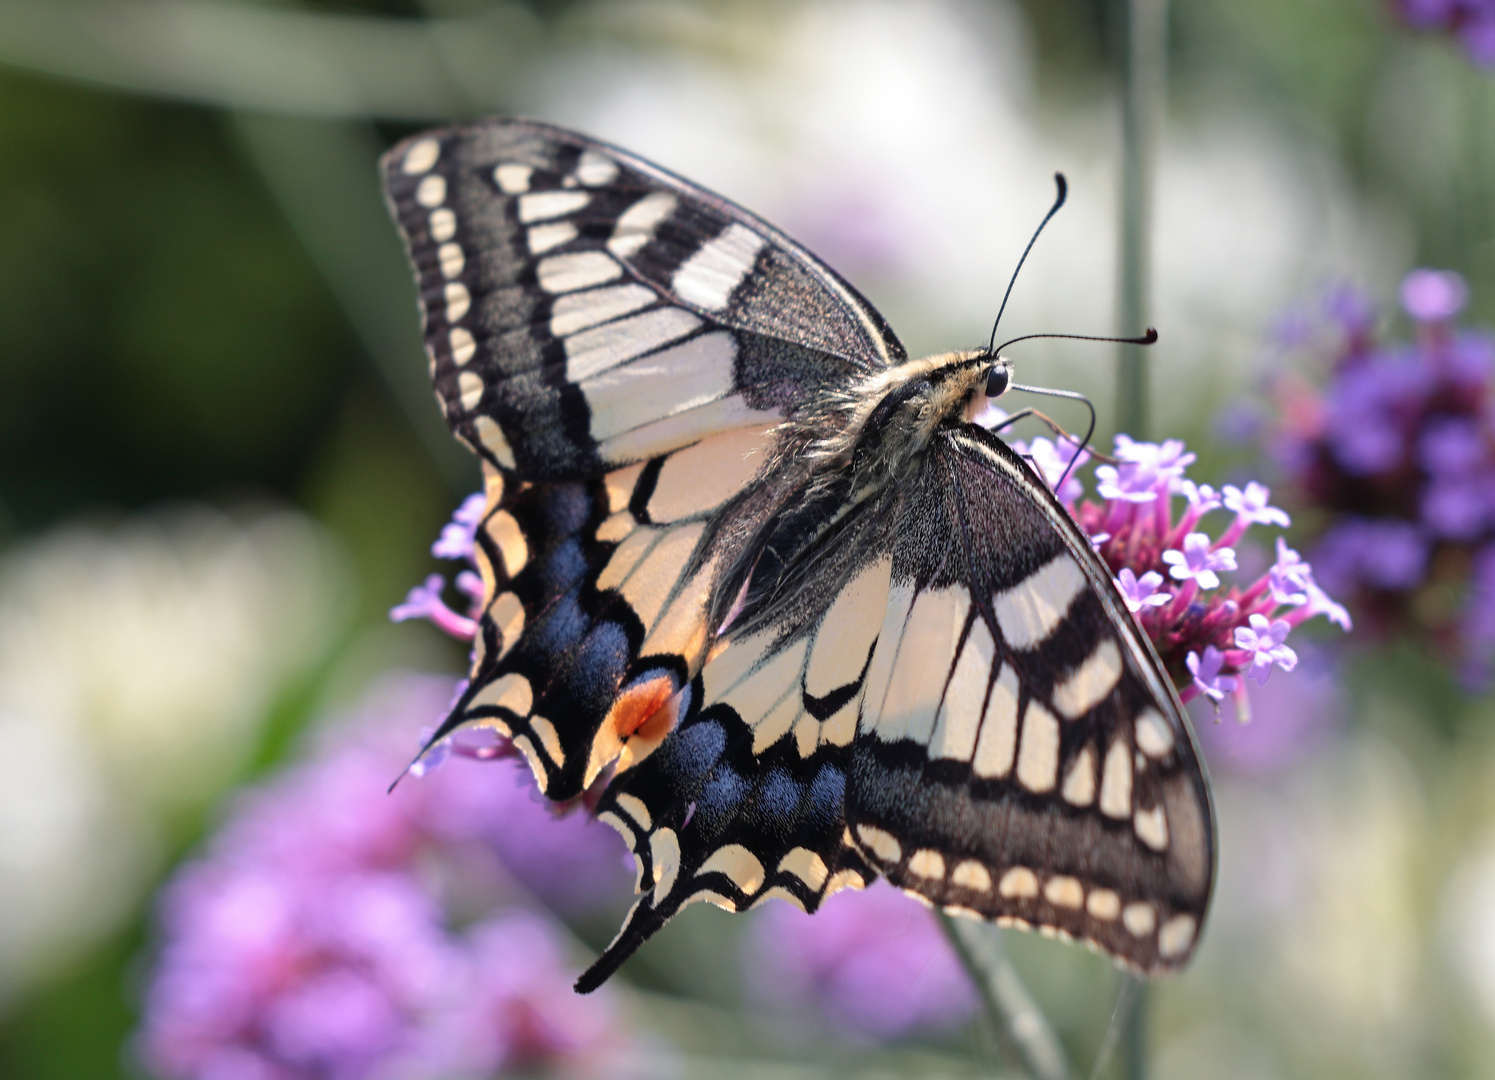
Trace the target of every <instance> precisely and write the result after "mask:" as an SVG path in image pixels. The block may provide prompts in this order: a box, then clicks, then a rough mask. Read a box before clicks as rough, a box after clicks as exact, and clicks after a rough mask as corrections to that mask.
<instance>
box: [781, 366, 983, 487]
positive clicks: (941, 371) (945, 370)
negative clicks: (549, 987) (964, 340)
mask: <svg viewBox="0 0 1495 1080" xmlns="http://www.w3.org/2000/svg"><path fill="white" fill-rule="evenodd" d="M989 358H990V354H989V353H988V352H986V351H985V350H982V349H970V350H962V351H957V352H948V353H940V354H939V355H937V356H928V357H925V358H923V359H921V360H911V361H909V362H907V363H904V364H899V365H897V366H896V367H890V368H887V369H885V370H883V371H879V372H877V373H875V374H873V375H871V376H868V377H867V378H866V379H863V380H862V381H861V382H859V383H856V384H854V385H853V386H852V387H850V388H849V389H848V390H846V391H844V392H842V394H841V395H840V396H839V397H838V399H837V400H836V401H835V402H833V403H832V404H831V409H830V410H828V411H834V412H837V413H840V414H841V415H842V416H843V417H845V419H844V421H843V422H842V423H841V424H839V425H835V428H836V430H835V434H833V435H828V436H822V437H820V438H818V439H816V440H815V441H814V442H813V443H812V444H811V446H810V449H809V451H808V455H809V456H810V457H812V458H813V459H815V460H817V462H818V463H819V465H820V469H821V470H822V472H823V474H825V475H844V473H845V470H846V469H848V468H849V469H850V470H851V473H852V477H853V482H852V485H851V488H852V491H853V493H854V494H853V497H852V498H853V501H857V502H859V501H861V500H862V499H865V498H867V497H868V496H870V495H873V494H875V493H876V492H878V491H880V490H882V489H883V488H884V487H885V486H887V485H888V484H890V483H893V482H894V481H896V480H897V479H898V478H899V477H900V476H902V475H904V474H905V473H906V472H907V471H908V470H910V469H912V468H914V467H915V466H916V465H917V463H918V461H919V458H920V455H921V454H923V452H924V450H925V448H926V447H927V446H928V445H929V440H930V439H931V438H933V436H934V433H935V432H936V431H937V430H938V429H939V427H940V426H941V425H942V424H945V423H948V422H950V421H952V420H956V421H959V420H961V419H964V418H966V417H967V416H968V415H969V412H970V406H971V405H972V403H973V401H975V400H978V399H981V398H982V393H981V390H982V386H983V384H984V383H985V381H986V375H987V370H988V368H989V367H990V366H991V365H990V363H988V362H984V361H987V360H988V359H989ZM816 423H817V425H818V426H819V428H820V430H822V431H824V430H825V429H826V428H827V427H830V426H831V425H828V424H826V423H825V422H824V417H823V416H822V417H817V418H816Z"/></svg>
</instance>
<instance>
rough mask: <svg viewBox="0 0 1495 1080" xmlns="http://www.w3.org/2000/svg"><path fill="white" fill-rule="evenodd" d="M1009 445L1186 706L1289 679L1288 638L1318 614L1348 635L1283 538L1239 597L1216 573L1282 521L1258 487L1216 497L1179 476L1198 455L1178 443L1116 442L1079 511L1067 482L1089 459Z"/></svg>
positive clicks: (1345, 618) (1078, 492) (1061, 449)
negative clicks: (1254, 531)
mask: <svg viewBox="0 0 1495 1080" xmlns="http://www.w3.org/2000/svg"><path fill="white" fill-rule="evenodd" d="M1013 445H1014V447H1015V448H1016V449H1017V450H1018V452H1019V453H1021V454H1023V455H1024V456H1025V457H1027V459H1028V460H1029V461H1030V462H1031V463H1032V465H1033V467H1034V469H1035V470H1036V471H1037V472H1038V473H1039V474H1040V475H1041V476H1042V477H1043V478H1044V479H1045V481H1046V482H1047V483H1048V484H1049V485H1050V486H1051V487H1054V486H1055V485H1059V486H1058V487H1057V489H1056V494H1057V495H1058V497H1059V500H1060V502H1062V503H1063V504H1064V505H1065V507H1066V508H1067V509H1068V510H1069V511H1070V513H1071V514H1073V515H1074V517H1075V520H1077V521H1078V522H1079V523H1080V526H1081V527H1082V528H1083V529H1084V530H1085V531H1086V532H1087V533H1088V534H1089V535H1090V538H1091V542H1092V543H1093V544H1094V545H1095V549H1096V551H1097V553H1099V555H1100V557H1101V559H1102V560H1103V561H1104V562H1105V563H1106V565H1107V566H1109V567H1110V568H1111V572H1112V573H1113V574H1115V575H1116V584H1117V587H1118V588H1119V589H1120V590H1121V594H1122V596H1123V598H1124V599H1125V600H1126V603H1127V606H1128V607H1129V608H1130V609H1131V611H1132V614H1133V615H1135V616H1136V618H1137V621H1138V622H1139V623H1140V624H1141V626H1142V628H1143V629H1144V630H1145V631H1146V632H1147V634H1148V636H1149V637H1150V638H1151V639H1152V641H1153V644H1154V645H1156V646H1157V650H1158V655H1159V656H1160V657H1161V658H1162V660H1163V664H1164V666H1165V667H1166V668H1167V669H1168V672H1169V674H1170V675H1171V676H1172V677H1173V680H1174V683H1175V684H1176V685H1177V686H1178V687H1179V693H1180V697H1182V699H1183V700H1184V701H1186V702H1187V701H1189V700H1191V699H1192V698H1194V697H1197V696H1199V695H1201V694H1203V695H1205V696H1207V697H1208V698H1210V699H1212V700H1214V701H1216V702H1218V701H1220V700H1221V699H1223V698H1224V697H1225V695H1227V694H1230V693H1232V692H1235V693H1237V694H1244V692H1245V683H1244V681H1243V679H1245V678H1249V679H1251V680H1253V681H1255V682H1256V683H1258V684H1263V683H1265V682H1266V681H1267V679H1268V678H1270V676H1271V674H1272V671H1273V669H1274V668H1281V669H1283V670H1284V671H1291V670H1292V669H1293V667H1294V666H1295V665H1296V664H1297V654H1296V653H1295V652H1294V651H1293V649H1292V647H1291V646H1289V645H1288V644H1287V636H1288V634H1289V632H1290V631H1291V630H1292V628H1293V627H1295V626H1297V625H1298V624H1299V623H1301V622H1304V621H1305V620H1307V619H1311V618H1313V617H1314V616H1315V615H1326V616H1328V617H1329V619H1330V620H1332V621H1333V622H1335V623H1338V624H1339V625H1340V626H1342V627H1344V628H1345V629H1349V626H1350V618H1349V614H1348V613H1347V612H1346V611H1345V609H1344V608H1343V607H1341V606H1340V605H1339V604H1337V603H1335V602H1334V601H1333V600H1332V599H1330V598H1329V595H1328V594H1327V593H1326V592H1325V591H1324V590H1323V589H1322V588H1320V587H1319V585H1318V583H1317V582H1316V581H1315V580H1314V575H1313V570H1312V568H1311V567H1310V566H1309V564H1308V563H1307V562H1305V561H1303V559H1302V558H1301V557H1300V556H1299V555H1298V553H1297V552H1296V551H1293V550H1292V549H1291V548H1289V547H1288V546H1287V544H1286V543H1285V542H1284V541H1283V540H1282V538H1281V537H1278V538H1277V544H1276V547H1277V559H1276V562H1274V563H1273V564H1272V565H1271V566H1270V567H1268V568H1267V569H1266V571H1265V572H1264V573H1262V574H1261V575H1260V576H1258V577H1257V578H1256V580H1254V581H1252V582H1251V583H1250V584H1248V585H1245V586H1244V587H1241V586H1239V585H1235V584H1230V585H1227V583H1226V579H1225V577H1224V576H1223V575H1228V574H1233V573H1234V572H1236V571H1237V570H1238V569H1239V568H1238V565H1237V558H1236V549H1237V546H1238V545H1240V543H1241V541H1242V539H1243V538H1244V537H1245V536H1246V535H1247V532H1248V530H1250V529H1251V527H1252V526H1272V527H1276V528H1285V527H1286V526H1287V525H1288V523H1289V522H1288V517H1287V514H1285V513H1283V511H1281V510H1279V509H1278V508H1277V507H1275V506H1272V505H1271V502H1270V494H1271V493H1270V492H1269V491H1268V490H1267V489H1266V488H1265V487H1263V486H1262V485H1261V484H1258V483H1254V482H1253V483H1248V484H1247V485H1246V486H1245V487H1244V488H1238V487H1235V486H1233V485H1230V484H1226V485H1225V486H1224V487H1223V488H1221V489H1220V490H1219V491H1216V490H1215V489H1214V488H1212V487H1210V486H1209V485H1208V484H1197V483H1195V482H1194V481H1192V480H1190V479H1188V478H1187V477H1186V476H1185V475H1184V473H1185V471H1186V470H1187V469H1188V467H1189V466H1190V465H1191V464H1193V462H1194V459H1195V456H1194V455H1193V454H1191V453H1189V452H1188V451H1187V450H1186V449H1185V447H1184V444H1183V443H1181V442H1179V441H1178V440H1176V439H1169V440H1167V441H1166V442H1163V443H1144V442H1137V441H1136V440H1134V439H1131V438H1129V437H1128V436H1126V435H1118V436H1116V449H1115V453H1114V455H1113V462H1112V463H1108V464H1103V465H1098V466H1096V468H1095V480H1096V494H1097V495H1099V496H1100V498H1101V500H1103V501H1101V502H1093V501H1090V500H1083V501H1082V500H1081V496H1082V495H1083V493H1084V488H1083V485H1082V484H1081V482H1080V481H1079V479H1078V478H1077V477H1076V476H1075V475H1074V474H1075V472H1076V471H1077V469H1078V468H1079V467H1080V466H1083V465H1084V464H1085V463H1086V462H1087V461H1088V460H1089V457H1090V455H1089V453H1088V452H1085V451H1081V452H1080V453H1079V454H1078V455H1076V454H1075V452H1074V448H1073V447H1072V446H1071V445H1069V444H1064V445H1062V446H1061V445H1056V444H1055V443H1054V442H1053V441H1051V440H1049V439H1044V438H1039V439H1034V440H1033V441H1032V443H1030V444H1027V445H1024V444H1023V443H1014V444H1013ZM1076 458H1077V459H1076ZM1071 459H1076V460H1073V462H1072V461H1071ZM1071 463H1072V464H1073V466H1074V467H1073V468H1071ZM1066 470H1068V475H1067V476H1066ZM1061 477H1063V480H1062V483H1061ZM1179 498H1182V500H1183V502H1182V506H1181V508H1180V512H1179V513H1178V516H1177V517H1176V518H1175V516H1174V503H1175V500H1177V499H1179ZM1222 510H1223V511H1224V512H1226V513H1228V514H1230V515H1232V516H1231V519H1230V523H1229V524H1228V525H1226V526H1225V528H1224V529H1223V530H1222V531H1220V533H1219V535H1218V536H1211V535H1210V534H1209V533H1207V532H1205V531H1204V530H1203V528H1202V527H1201V525H1202V522H1203V520H1204V518H1205V517H1206V516H1207V515H1210V514H1214V513H1216V512H1218V511H1222Z"/></svg>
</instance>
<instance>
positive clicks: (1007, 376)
mask: <svg viewBox="0 0 1495 1080" xmlns="http://www.w3.org/2000/svg"><path fill="white" fill-rule="evenodd" d="M1011 384H1012V368H1011V367H1009V366H1008V364H1007V361H1006V360H998V361H997V362H996V363H995V364H993V365H992V368H991V371H990V372H988V373H987V376H986V396H987V397H989V398H997V397H1001V396H1002V395H1003V394H1005V393H1007V387H1008V386H1010V385H1011Z"/></svg>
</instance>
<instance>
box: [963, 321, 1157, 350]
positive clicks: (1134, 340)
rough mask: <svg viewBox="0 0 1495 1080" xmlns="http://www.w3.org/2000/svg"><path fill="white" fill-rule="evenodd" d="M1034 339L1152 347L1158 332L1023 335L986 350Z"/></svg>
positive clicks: (1149, 330) (1150, 330)
mask: <svg viewBox="0 0 1495 1080" xmlns="http://www.w3.org/2000/svg"><path fill="white" fill-rule="evenodd" d="M1035 338H1067V339H1068V340H1070V341H1109V342H1111V343H1112V344H1115V345H1152V344H1154V343H1155V342H1156V341H1157V340H1158V332H1157V331H1156V330H1154V329H1153V328H1152V327H1150V326H1149V327H1148V328H1147V333H1145V334H1143V335H1142V336H1141V337H1102V336H1099V335H1095V334H1024V335H1023V336H1022V337H1015V338H1008V339H1007V340H1006V341H1004V342H1002V344H1001V345H998V346H997V347H996V348H995V349H988V350H987V351H988V352H990V353H993V354H996V353H1000V352H1001V351H1002V350H1003V349H1005V348H1007V346H1009V345H1016V344H1017V343H1018V342H1019V341H1032V340H1033V339H1035Z"/></svg>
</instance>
